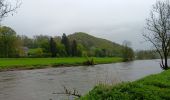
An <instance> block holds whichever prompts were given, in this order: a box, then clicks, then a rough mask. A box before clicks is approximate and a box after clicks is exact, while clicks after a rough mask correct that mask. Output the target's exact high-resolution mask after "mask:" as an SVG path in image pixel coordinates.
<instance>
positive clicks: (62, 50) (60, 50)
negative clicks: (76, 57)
mask: <svg viewBox="0 0 170 100" xmlns="http://www.w3.org/2000/svg"><path fill="white" fill-rule="evenodd" d="M57 56H58V57H65V56H67V53H66V50H65V46H64V45H63V44H61V43H57Z"/></svg>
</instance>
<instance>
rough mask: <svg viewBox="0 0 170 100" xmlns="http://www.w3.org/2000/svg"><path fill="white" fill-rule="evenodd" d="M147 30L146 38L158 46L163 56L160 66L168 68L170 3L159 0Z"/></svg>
mask: <svg viewBox="0 0 170 100" xmlns="http://www.w3.org/2000/svg"><path fill="white" fill-rule="evenodd" d="M146 29H147V32H145V33H144V34H143V36H144V37H145V39H146V40H148V41H149V42H151V43H152V44H153V46H154V47H155V48H156V51H157V53H158V54H159V56H160V58H161V63H160V66H161V68H162V69H164V70H166V69H168V55H169V53H170V3H169V0H167V1H157V2H156V4H155V5H153V8H152V10H151V13H150V18H148V19H147V23H146Z"/></svg>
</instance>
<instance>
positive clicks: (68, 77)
mask: <svg viewBox="0 0 170 100" xmlns="http://www.w3.org/2000/svg"><path fill="white" fill-rule="evenodd" d="M161 71H162V69H161V68H160V67H159V60H137V61H133V62H128V63H114V64H102V65H95V66H79V67H62V68H48V69H37V70H23V71H7V72H0V100H65V99H67V100H68V98H71V97H68V96H66V95H62V94H56V93H62V92H64V88H63V87H64V86H65V87H66V88H68V89H70V90H72V89H76V90H77V91H79V93H81V94H85V93H87V92H88V91H89V90H91V89H92V88H93V87H94V86H95V85H96V84H99V83H107V84H116V83H120V82H122V81H134V80H137V79H140V78H142V77H145V76H147V75H150V74H155V73H160V72H161Z"/></svg>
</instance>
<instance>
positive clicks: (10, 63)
mask: <svg viewBox="0 0 170 100" xmlns="http://www.w3.org/2000/svg"><path fill="white" fill-rule="evenodd" d="M91 59H93V61H94V64H105V63H115V62H121V61H122V58H119V57H105V58H96V57H92V58H85V57H68V58H0V70H1V71H5V70H17V69H18V70H20V69H37V68H48V67H59V66H78V65H84V64H83V63H84V62H86V61H87V60H91Z"/></svg>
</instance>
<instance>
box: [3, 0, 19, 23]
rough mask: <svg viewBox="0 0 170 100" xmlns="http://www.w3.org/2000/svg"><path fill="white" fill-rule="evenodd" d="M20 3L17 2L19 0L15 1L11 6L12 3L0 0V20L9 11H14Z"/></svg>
mask: <svg viewBox="0 0 170 100" xmlns="http://www.w3.org/2000/svg"><path fill="white" fill-rule="evenodd" d="M13 2H14V1H13ZM20 5H21V2H19V0H16V1H15V6H12V4H11V3H9V2H8V0H0V22H1V21H2V19H3V18H4V17H7V16H8V14H9V13H12V12H14V11H16V9H17V8H18V7H19V6H20Z"/></svg>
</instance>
